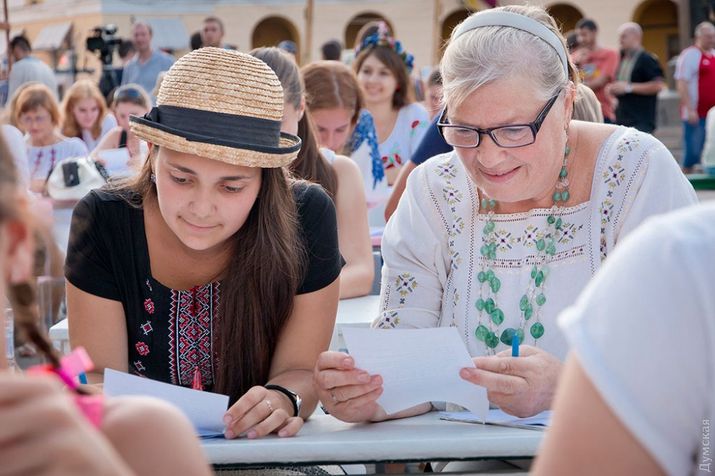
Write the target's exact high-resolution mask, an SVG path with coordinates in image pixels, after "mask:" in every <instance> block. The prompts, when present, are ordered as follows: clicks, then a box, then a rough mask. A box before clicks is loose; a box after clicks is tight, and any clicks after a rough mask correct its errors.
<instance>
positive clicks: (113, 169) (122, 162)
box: [97, 147, 130, 177]
mask: <svg viewBox="0 0 715 476" xmlns="http://www.w3.org/2000/svg"><path fill="white" fill-rule="evenodd" d="M97 157H99V158H100V159H102V161H103V162H104V168H105V169H106V170H107V173H108V174H109V175H110V176H112V177H114V176H117V175H129V174H130V170H129V167H128V166H127V161H128V160H129V149H127V148H126V147H122V148H121V149H104V150H100V151H98V152H97Z"/></svg>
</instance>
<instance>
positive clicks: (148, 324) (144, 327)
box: [141, 321, 154, 336]
mask: <svg viewBox="0 0 715 476" xmlns="http://www.w3.org/2000/svg"><path fill="white" fill-rule="evenodd" d="M141 329H142V331H143V332H144V335H145V336H147V335H149V333H150V332H151V331H153V330H154V328H153V327H152V326H151V322H149V321H146V322H145V323H144V324H142V325H141Z"/></svg>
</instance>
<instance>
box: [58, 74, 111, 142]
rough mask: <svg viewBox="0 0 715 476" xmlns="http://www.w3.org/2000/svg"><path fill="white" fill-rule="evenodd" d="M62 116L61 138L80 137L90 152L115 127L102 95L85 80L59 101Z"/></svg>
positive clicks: (77, 83) (90, 82) (75, 84)
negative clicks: (60, 102)
mask: <svg viewBox="0 0 715 476" xmlns="http://www.w3.org/2000/svg"><path fill="white" fill-rule="evenodd" d="M62 113H63V120H62V134H64V135H65V136H67V137H79V138H80V139H82V140H83V141H84V143H85V145H86V146H87V150H89V151H90V152H92V151H93V150H94V148H95V147H97V144H99V141H100V140H101V139H102V138H103V137H104V136H105V135H107V133H108V132H109V131H110V130H112V129H113V128H114V127H116V126H117V120H116V119H114V116H113V115H112V114H111V113H110V112H109V111H108V110H107V104H106V102H105V101H104V96H102V92H101V91H100V90H99V88H98V87H97V85H96V84H95V83H93V82H92V81H90V80H88V79H80V80H79V81H77V82H76V83H74V84H73V85H72V87H70V88H69V90H68V91H67V95H66V96H65V98H64V100H63V101H62Z"/></svg>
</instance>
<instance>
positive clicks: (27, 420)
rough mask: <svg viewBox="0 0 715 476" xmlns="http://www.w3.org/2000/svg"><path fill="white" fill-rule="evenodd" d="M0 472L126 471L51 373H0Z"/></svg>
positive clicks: (102, 437) (79, 472)
mask: <svg viewBox="0 0 715 476" xmlns="http://www.w3.org/2000/svg"><path fill="white" fill-rule="evenodd" d="M0 388H1V389H2V391H0V421H1V422H2V425H0V461H2V464H0V475H2V476H5V475H35V474H48V473H50V472H51V473H53V474H96V475H128V474H131V472H130V470H129V468H128V467H127V466H126V464H125V462H124V461H123V460H122V459H121V458H120V457H119V455H118V454H117V453H116V451H115V450H114V449H113V448H112V446H111V445H110V444H109V443H108V441H107V440H106V439H105V438H104V436H102V434H100V433H99V432H98V431H96V430H95V429H94V428H93V427H92V426H91V425H90V423H89V422H88V421H87V420H86V419H85V417H84V416H83V415H82V414H81V413H80V412H79V410H78V409H77V408H76V406H75V404H74V402H73V401H72V399H71V398H70V396H69V395H68V394H67V392H66V391H65V390H64V388H63V386H62V385H61V384H60V383H59V381H55V378H54V377H44V376H43V377H36V376H35V377H28V376H22V375H14V374H10V373H5V372H0Z"/></svg>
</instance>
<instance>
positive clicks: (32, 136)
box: [14, 83, 88, 193]
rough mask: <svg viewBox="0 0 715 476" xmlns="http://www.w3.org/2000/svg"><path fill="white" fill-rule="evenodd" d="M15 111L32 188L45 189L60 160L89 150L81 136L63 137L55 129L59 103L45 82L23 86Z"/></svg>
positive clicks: (35, 190)
mask: <svg viewBox="0 0 715 476" xmlns="http://www.w3.org/2000/svg"><path fill="white" fill-rule="evenodd" d="M14 115H15V119H16V122H17V123H18V124H19V125H20V127H21V128H22V129H23V130H24V132H25V133H26V134H27V135H26V136H25V142H26V144H27V159H28V165H29V168H30V189H31V190H32V191H34V192H38V193H44V192H45V189H46V183H47V178H48V177H49V176H50V173H51V172H52V169H54V167H55V164H57V162H59V161H60V160H62V159H66V158H68V157H84V156H86V155H87V154H88V151H87V146H85V145H84V142H82V139H78V138H77V137H64V136H63V135H62V134H60V133H59V132H58V130H57V128H58V126H59V123H60V111H59V107H58V106H57V102H56V101H55V98H54V96H53V95H52V92H51V91H50V89H49V88H48V87H47V86H45V85H44V84H39V83H38V84H31V85H29V86H27V87H25V88H24V89H23V90H22V92H21V93H20V94H19V95H18V97H17V105H16V108H15V111H14Z"/></svg>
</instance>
